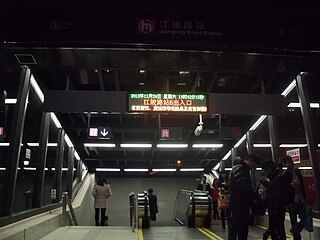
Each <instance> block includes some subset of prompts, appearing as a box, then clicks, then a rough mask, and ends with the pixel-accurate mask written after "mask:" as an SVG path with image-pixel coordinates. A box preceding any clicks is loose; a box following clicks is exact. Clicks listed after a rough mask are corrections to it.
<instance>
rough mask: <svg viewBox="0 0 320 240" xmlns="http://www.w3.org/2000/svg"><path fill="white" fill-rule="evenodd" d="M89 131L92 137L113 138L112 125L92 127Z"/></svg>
mask: <svg viewBox="0 0 320 240" xmlns="http://www.w3.org/2000/svg"><path fill="white" fill-rule="evenodd" d="M88 133H89V137H91V138H103V139H111V138H112V131H111V128H110V127H90V128H89V132H88Z"/></svg>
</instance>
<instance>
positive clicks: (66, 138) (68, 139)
mask: <svg viewBox="0 0 320 240" xmlns="http://www.w3.org/2000/svg"><path fill="white" fill-rule="evenodd" d="M64 140H65V141H66V143H67V145H68V147H73V144H72V142H71V140H70V138H69V136H68V134H65V135H64Z"/></svg>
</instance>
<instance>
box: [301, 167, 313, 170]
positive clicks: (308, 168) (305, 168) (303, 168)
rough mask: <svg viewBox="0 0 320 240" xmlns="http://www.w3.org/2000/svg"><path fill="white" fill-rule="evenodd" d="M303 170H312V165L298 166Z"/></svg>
mask: <svg viewBox="0 0 320 240" xmlns="http://www.w3.org/2000/svg"><path fill="white" fill-rule="evenodd" d="M298 168H299V169H301V170H312V167H298Z"/></svg>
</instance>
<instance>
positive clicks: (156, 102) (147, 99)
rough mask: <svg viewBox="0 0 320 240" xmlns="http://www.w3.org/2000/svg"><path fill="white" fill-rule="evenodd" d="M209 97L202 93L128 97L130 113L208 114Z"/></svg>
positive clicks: (140, 94)
mask: <svg viewBox="0 0 320 240" xmlns="http://www.w3.org/2000/svg"><path fill="white" fill-rule="evenodd" d="M207 110H208V107H207V96H206V94H200V93H149V92H140V93H139V92H134V93H129V95H128V111H129V112H184V113H203V112H207Z"/></svg>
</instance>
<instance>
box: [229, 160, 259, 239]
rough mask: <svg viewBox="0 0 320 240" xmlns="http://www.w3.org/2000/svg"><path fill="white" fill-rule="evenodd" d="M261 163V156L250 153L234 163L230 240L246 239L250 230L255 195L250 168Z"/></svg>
mask: <svg viewBox="0 0 320 240" xmlns="http://www.w3.org/2000/svg"><path fill="white" fill-rule="evenodd" d="M259 163H260V157H259V156H258V155H256V154H249V155H248V156H247V157H246V158H245V159H244V160H243V161H241V162H240V163H238V164H236V165H234V166H233V167H232V170H231V172H230V177H229V207H230V221H229V235H228V239H229V240H246V239H247V237H248V232H249V216H250V206H251V203H252V201H253V199H254V197H255V193H254V191H253V188H252V182H251V177H250V170H253V169H255V168H256V165H257V164H259Z"/></svg>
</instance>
